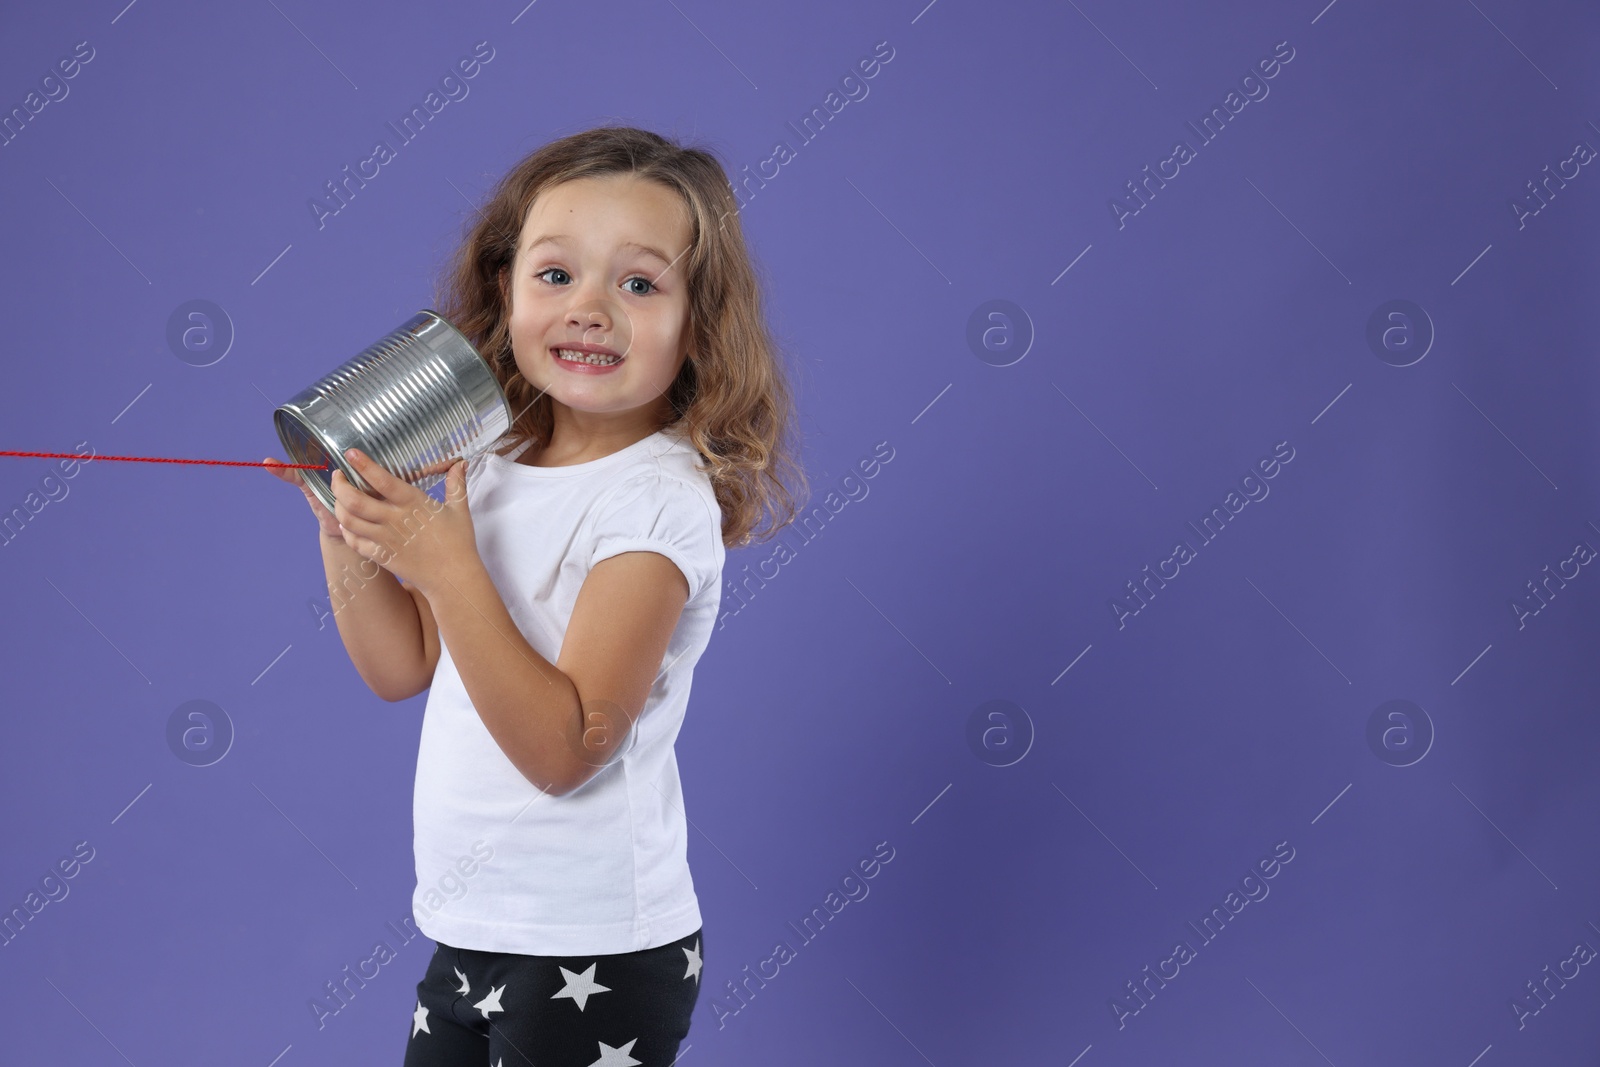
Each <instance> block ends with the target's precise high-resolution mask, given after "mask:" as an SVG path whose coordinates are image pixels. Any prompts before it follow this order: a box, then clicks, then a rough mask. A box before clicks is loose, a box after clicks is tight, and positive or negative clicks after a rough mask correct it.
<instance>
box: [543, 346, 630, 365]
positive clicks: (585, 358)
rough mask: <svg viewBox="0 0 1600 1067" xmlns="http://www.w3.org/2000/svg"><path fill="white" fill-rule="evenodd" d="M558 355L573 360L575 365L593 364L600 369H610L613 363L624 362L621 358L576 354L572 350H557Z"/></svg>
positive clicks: (589, 353) (586, 353)
mask: <svg viewBox="0 0 1600 1067" xmlns="http://www.w3.org/2000/svg"><path fill="white" fill-rule="evenodd" d="M556 355H557V356H560V357H561V358H562V359H568V360H572V361H573V362H575V363H592V364H594V365H596V366H599V367H608V366H610V365H611V364H613V363H620V362H622V357H621V356H601V355H596V354H595V353H592V352H574V351H573V350H572V349H570V348H558V349H556Z"/></svg>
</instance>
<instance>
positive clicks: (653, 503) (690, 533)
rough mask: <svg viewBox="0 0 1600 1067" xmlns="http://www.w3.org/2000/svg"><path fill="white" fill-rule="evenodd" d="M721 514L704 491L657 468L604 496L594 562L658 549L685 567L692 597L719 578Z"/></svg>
mask: <svg viewBox="0 0 1600 1067" xmlns="http://www.w3.org/2000/svg"><path fill="white" fill-rule="evenodd" d="M721 538H722V518H721V516H720V515H719V514H718V513H717V511H716V509H714V508H712V507H711V505H710V503H709V502H708V501H707V500H706V499H705V497H704V496H702V495H701V493H700V491H699V490H698V489H696V488H695V487H694V486H692V485H690V484H689V483H688V482H685V481H683V480H681V479H678V478H674V477H671V476H669V475H664V474H657V473H654V472H651V473H647V474H643V475H636V476H634V477H631V478H628V479H627V480H626V481H624V482H623V483H622V484H620V485H618V486H617V487H615V488H614V489H613V490H612V491H611V492H610V493H609V494H608V495H607V496H606V497H605V498H603V499H602V501H601V503H600V505H599V508H598V511H597V513H596V517H595V522H594V536H593V549H592V550H591V552H590V555H589V566H590V567H593V566H594V565H595V564H597V563H599V562H600V561H601V560H603V559H609V558H611V557H612V556H617V555H621V554H622V553H624V552H659V553H660V554H661V555H663V556H666V557H667V558H668V559H670V560H671V561H672V562H673V563H674V564H676V565H677V567H678V569H679V570H680V571H682V572H683V576H684V578H685V580H687V581H688V583H689V599H690V600H691V601H692V600H694V599H696V598H697V597H699V596H700V594H701V593H703V592H704V591H705V590H706V589H708V588H710V587H711V586H712V585H713V584H714V583H715V582H716V581H717V580H718V578H719V576H720V575H719V570H720V561H719V559H718V551H717V550H718V548H720V547H721Z"/></svg>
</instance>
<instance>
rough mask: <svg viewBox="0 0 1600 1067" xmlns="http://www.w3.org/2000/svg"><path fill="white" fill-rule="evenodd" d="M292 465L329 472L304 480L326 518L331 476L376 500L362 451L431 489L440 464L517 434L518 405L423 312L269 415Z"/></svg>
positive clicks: (450, 332) (468, 350)
mask: <svg viewBox="0 0 1600 1067" xmlns="http://www.w3.org/2000/svg"><path fill="white" fill-rule="evenodd" d="M272 421H273V423H274V425H275V426H276V427H277V430H278V439H279V440H280V441H282V442H283V447H284V449H285V450H287V451H288V453H289V457H290V462H292V463H309V464H315V465H317V466H321V467H326V468H328V469H326V470H302V471H301V472H300V476H301V478H302V479H304V481H305V483H306V484H307V485H308V486H310V488H311V491H312V492H314V493H315V494H316V495H317V497H318V498H319V499H320V500H321V501H322V503H323V505H324V506H326V507H327V508H328V510H329V511H332V510H333V507H334V499H333V485H332V479H333V469H334V468H337V469H339V470H342V471H344V476H345V477H346V478H347V479H349V481H350V484H351V485H354V486H355V487H356V488H358V489H360V490H361V491H362V492H364V493H367V494H369V495H376V493H375V491H374V490H373V488H372V486H371V485H369V484H368V483H367V482H366V480H365V479H363V478H362V477H361V475H360V474H358V473H357V472H356V471H355V469H354V468H353V467H351V466H350V462H349V460H347V459H346V458H345V455H344V453H345V449H347V448H358V449H360V450H361V451H362V452H364V453H366V454H367V455H368V456H370V457H372V459H373V460H375V461H376V462H377V463H378V464H379V465H380V466H382V467H383V468H384V469H385V470H387V471H389V472H390V473H391V474H393V475H395V476H396V477H397V478H401V479H403V480H404V481H407V482H410V483H411V484H412V485H415V486H416V487H417V488H419V489H422V490H423V491H427V490H428V489H429V488H431V487H432V486H434V485H436V484H438V482H439V481H440V480H442V479H443V478H444V475H443V474H442V473H438V472H437V471H436V472H434V473H429V474H424V473H423V471H424V470H425V469H426V468H429V467H433V466H435V465H436V464H439V463H441V461H450V460H456V459H460V458H462V457H465V456H473V455H476V454H477V453H479V452H481V451H483V450H485V449H487V448H489V447H490V446H491V445H493V444H494V443H495V442H496V441H497V440H498V439H500V438H501V437H503V436H504V435H505V433H506V432H507V431H508V430H509V429H510V428H511V422H512V414H511V405H510V404H509V402H508V401H507V400H506V396H505V392H504V390H502V389H501V388H500V383H499V381H498V380H497V379H496V378H495V376H494V372H493V371H492V370H491V369H490V368H489V363H488V361H487V360H485V359H484V358H483V356H482V354H480V353H479V352H478V350H477V349H476V348H474V347H473V345H472V342H471V341H468V340H467V338H466V337H465V336H464V335H463V334H462V333H461V331H460V330H457V329H456V328H455V327H454V326H452V325H450V323H449V322H446V321H445V320H444V318H442V317H441V316H440V315H439V314H438V313H437V312H435V311H431V310H423V311H420V312H418V313H417V314H416V315H414V316H412V317H411V318H410V319H409V320H407V321H406V323H405V324H404V325H402V326H401V327H400V328H399V329H397V330H394V331H393V332H392V333H390V334H388V335H387V336H385V337H383V338H382V339H381V340H379V341H377V342H376V343H374V344H372V345H369V346H368V347H367V348H366V349H364V350H363V351H362V352H361V354H360V355H358V356H356V357H355V358H353V359H351V360H348V361H347V362H345V363H342V364H340V365H339V366H338V367H336V368H334V370H332V371H331V372H329V373H328V374H327V375H325V376H323V377H322V378H320V379H319V380H317V381H316V382H314V383H312V384H311V385H309V386H307V387H306V388H305V389H303V390H301V391H300V392H299V393H298V394H297V395H296V396H295V397H294V398H293V399H291V400H289V401H288V402H287V403H285V404H282V405H280V406H279V407H278V408H277V410H275V411H274V412H273V413H272Z"/></svg>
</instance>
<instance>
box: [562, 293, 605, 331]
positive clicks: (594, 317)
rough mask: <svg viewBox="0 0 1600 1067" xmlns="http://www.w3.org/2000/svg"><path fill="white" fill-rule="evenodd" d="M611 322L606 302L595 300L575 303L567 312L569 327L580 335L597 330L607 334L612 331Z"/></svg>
mask: <svg viewBox="0 0 1600 1067" xmlns="http://www.w3.org/2000/svg"><path fill="white" fill-rule="evenodd" d="M611 321H612V320H611V311H610V309H609V308H608V307H607V306H606V302H605V301H603V300H599V299H595V298H590V299H586V300H578V301H575V302H574V303H573V305H572V307H571V308H570V309H568V311H567V325H568V326H569V327H571V328H572V329H575V330H577V331H579V332H580V333H588V332H589V331H590V330H591V329H596V328H598V329H599V330H601V331H602V332H605V331H607V330H610V329H611Z"/></svg>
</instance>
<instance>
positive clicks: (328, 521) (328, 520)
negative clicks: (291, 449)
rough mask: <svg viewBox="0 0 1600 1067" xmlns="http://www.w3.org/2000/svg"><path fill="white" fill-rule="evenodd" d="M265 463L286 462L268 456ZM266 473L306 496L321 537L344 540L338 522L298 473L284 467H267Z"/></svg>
mask: <svg viewBox="0 0 1600 1067" xmlns="http://www.w3.org/2000/svg"><path fill="white" fill-rule="evenodd" d="M266 462H268V463H286V462H287V460H281V459H273V458H272V457H271V456H268V457H267V459H266ZM267 471H268V472H269V473H270V474H271V475H272V476H273V477H274V478H277V479H279V480H281V481H285V482H288V483H289V484H290V485H292V486H294V487H295V488H297V489H299V490H300V491H301V492H302V493H304V494H305V495H306V501H307V502H308V503H309V504H310V505H311V511H312V514H314V515H316V517H317V525H318V526H319V527H321V529H322V536H323V537H326V538H327V539H328V540H330V541H343V540H344V532H343V531H342V530H340V529H339V520H338V519H336V518H334V516H333V512H331V511H329V510H328V509H327V508H326V507H324V506H323V504H322V501H320V500H318V499H317V495H316V494H315V493H313V492H312V491H311V488H310V487H309V486H308V485H306V483H305V481H304V480H303V479H302V478H301V477H300V472H299V471H297V470H294V469H292V468H284V467H268V468H267Z"/></svg>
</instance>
